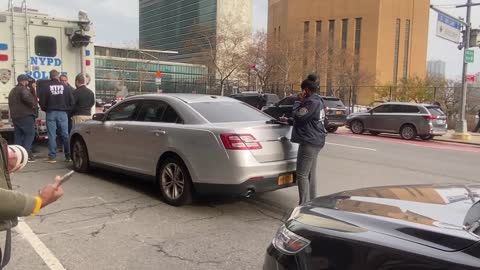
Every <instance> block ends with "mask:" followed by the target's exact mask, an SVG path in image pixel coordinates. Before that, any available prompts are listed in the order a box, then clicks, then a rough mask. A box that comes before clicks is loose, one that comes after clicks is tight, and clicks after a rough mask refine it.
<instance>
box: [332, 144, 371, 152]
mask: <svg viewBox="0 0 480 270" xmlns="http://www.w3.org/2000/svg"><path fill="white" fill-rule="evenodd" d="M327 144H329V145H334V146H340V147H348V148H353V149H360V150H367V151H374V152H376V151H377V149H373V148H366V147H360V146H353V145H347V144H338V143H328V142H327Z"/></svg>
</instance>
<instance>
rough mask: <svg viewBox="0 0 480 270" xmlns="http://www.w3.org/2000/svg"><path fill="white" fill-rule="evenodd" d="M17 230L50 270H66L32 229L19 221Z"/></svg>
mask: <svg viewBox="0 0 480 270" xmlns="http://www.w3.org/2000/svg"><path fill="white" fill-rule="evenodd" d="M15 230H16V231H17V232H18V233H19V234H20V235H21V236H22V237H23V238H24V239H25V240H27V241H28V242H29V243H30V245H31V246H32V247H33V249H34V250H35V252H37V254H38V255H39V256H40V257H41V258H42V260H43V261H44V262H45V264H46V265H47V267H48V268H49V269H50V270H65V267H63V265H62V263H60V261H59V260H58V259H57V257H55V255H53V253H52V252H51V251H50V249H48V248H47V246H45V244H44V243H43V242H42V241H41V240H40V238H38V236H37V235H36V234H35V233H34V232H33V231H32V229H30V227H29V226H28V225H27V223H25V221H23V220H19V222H18V225H17V227H15Z"/></svg>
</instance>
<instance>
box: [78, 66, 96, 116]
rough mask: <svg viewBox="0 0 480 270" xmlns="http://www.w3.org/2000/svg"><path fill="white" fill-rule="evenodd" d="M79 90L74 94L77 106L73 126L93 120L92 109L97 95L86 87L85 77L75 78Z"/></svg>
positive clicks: (79, 75)
mask: <svg viewBox="0 0 480 270" xmlns="http://www.w3.org/2000/svg"><path fill="white" fill-rule="evenodd" d="M75 86H76V87H77V90H75V91H74V92H73V97H74V99H75V105H74V107H73V112H72V120H73V124H74V125H76V124H79V123H82V122H85V121H87V120H89V119H91V118H92V107H93V106H95V94H94V93H93V91H92V90H90V89H88V88H87V86H86V85H85V76H83V74H78V75H77V77H75Z"/></svg>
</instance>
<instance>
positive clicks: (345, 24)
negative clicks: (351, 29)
mask: <svg viewBox="0 0 480 270" xmlns="http://www.w3.org/2000/svg"><path fill="white" fill-rule="evenodd" d="M347 38H348V19H343V20H342V49H344V50H345V49H346V48H347Z"/></svg>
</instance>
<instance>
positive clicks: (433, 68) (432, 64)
mask: <svg viewBox="0 0 480 270" xmlns="http://www.w3.org/2000/svg"><path fill="white" fill-rule="evenodd" d="M446 68H447V64H446V63H445V61H442V60H431V61H428V62H427V73H428V75H431V76H436V77H440V78H445V76H446Z"/></svg>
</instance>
